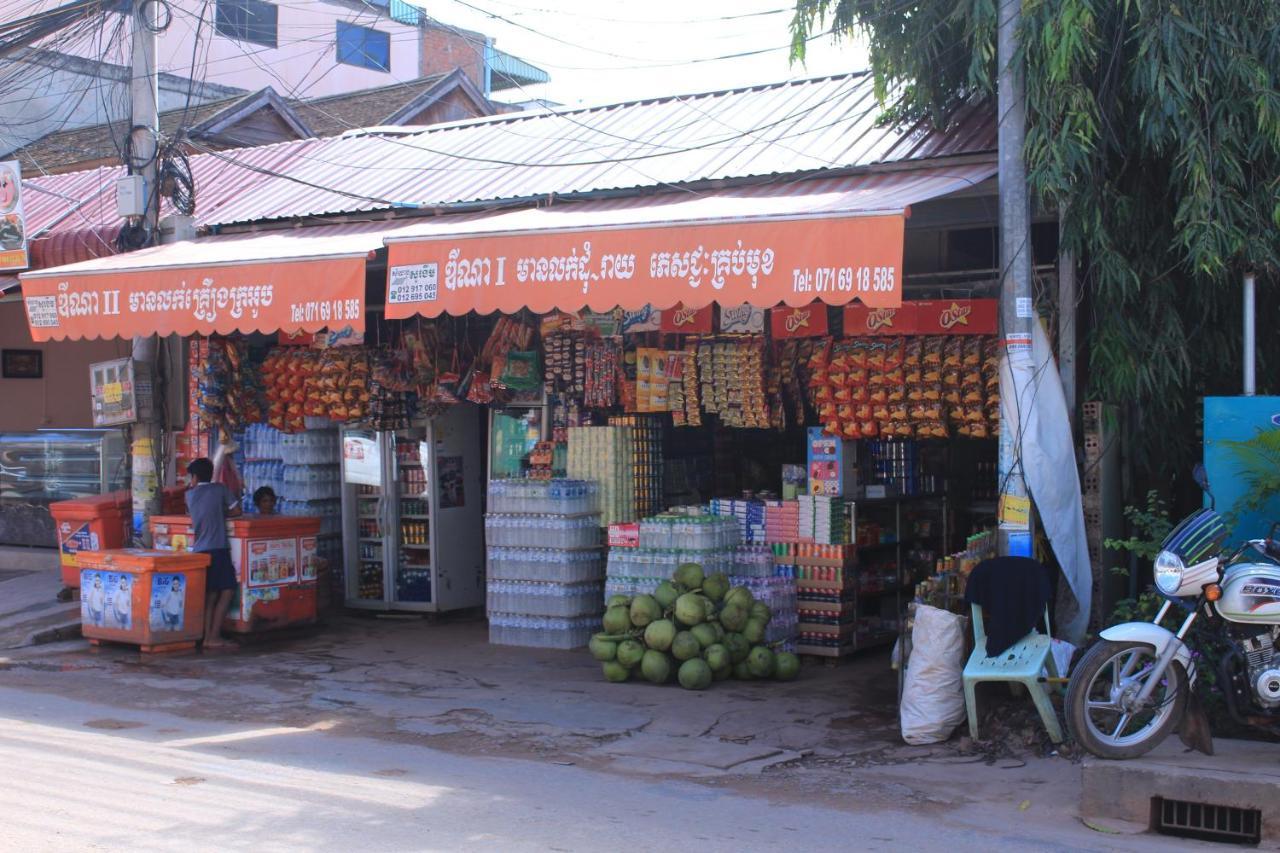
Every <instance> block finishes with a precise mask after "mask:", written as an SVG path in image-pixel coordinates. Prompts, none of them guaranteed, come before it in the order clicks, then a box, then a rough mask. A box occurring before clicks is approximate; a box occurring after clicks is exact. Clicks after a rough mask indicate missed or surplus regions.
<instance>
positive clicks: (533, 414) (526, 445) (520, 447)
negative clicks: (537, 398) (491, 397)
mask: <svg viewBox="0 0 1280 853" xmlns="http://www.w3.org/2000/svg"><path fill="white" fill-rule="evenodd" d="M547 420H548V419H547V407H546V405H545V404H543V403H537V404H531V405H521V406H516V405H510V406H503V407H494V408H490V409H489V472H488V479H490V480H508V479H511V478H513V477H522V476H524V472H525V469H526V467H527V464H526V463H527V461H528V456H529V454H530V453H531V452H532V451H533V449H534V447H535V446H536V445H537V444H538V442H540V441H544V440H546V438H547V433H548V425H547Z"/></svg>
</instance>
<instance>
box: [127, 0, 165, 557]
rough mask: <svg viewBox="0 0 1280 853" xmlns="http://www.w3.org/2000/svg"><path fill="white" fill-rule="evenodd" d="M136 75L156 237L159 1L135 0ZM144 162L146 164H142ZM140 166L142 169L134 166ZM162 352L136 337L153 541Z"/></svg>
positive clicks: (138, 502)
mask: <svg viewBox="0 0 1280 853" xmlns="http://www.w3.org/2000/svg"><path fill="white" fill-rule="evenodd" d="M132 9H133V11H132V15H131V24H132V33H133V60H132V65H133V73H132V77H131V80H130V95H131V102H132V111H131V119H130V122H129V124H130V129H129V143H130V145H129V148H128V149H127V150H129V151H130V153H131V158H130V159H131V160H132V161H133V162H131V163H129V164H127V165H128V166H129V168H130V170H131V171H135V172H138V171H140V173H141V175H142V180H143V198H145V199H146V201H145V205H144V212H143V216H142V218H143V223H142V224H143V227H144V228H145V229H146V232H147V234H148V235H150V237H149V240H148V242H151V241H154V240H155V235H156V234H157V233H158V231H159V223H160V194H159V191H158V187H157V186H156V182H157V174H158V172H159V167H158V163H157V162H156V160H157V154H158V150H157V149H158V147H159V141H160V87H159V79H158V76H157V74H156V34H157V32H158V30H159V20H158V14H159V12H160V11H161V4H160V3H157V2H154V0H133V2H132ZM144 163H145V165H142V164H144ZM135 166H141V169H135ZM157 350H158V346H157V338H156V336H155V335H148V336H147V337H139V338H134V339H133V359H134V362H135V367H136V368H137V371H136V375H137V377H138V378H139V379H140V380H141V381H140V382H139V383H138V384H139V385H143V383H146V384H147V385H149V386H150V387H140V388H137V389H135V399H137V400H139V401H140V402H142V401H143V400H145V399H148V398H149V399H150V405H146V406H142V405H140V406H139V413H138V422H137V423H136V424H134V426H133V446H132V448H131V460H130V461H131V463H132V464H131V469H130V470H131V476H130V483H129V486H130V491H131V494H132V496H133V533H134V539H135V540H139V541H141V542H142V544H144V545H146V546H150V544H151V525H150V523H149V520H150V518H151V516H152V515H156V514H158V513H159V511H160V496H161V491H160V486H161V482H162V477H163V476H164V470H163V468H162V466H161V464H160V460H161V458H162V455H163V454H162V452H161V451H162V448H163V445H164V427H163V413H162V411H161V406H160V405H159V403H160V399H161V397H160V395H159V394H157V393H156V391H157V390H158V388H159V384H160V383H159V379H158V377H157V371H156V353H157Z"/></svg>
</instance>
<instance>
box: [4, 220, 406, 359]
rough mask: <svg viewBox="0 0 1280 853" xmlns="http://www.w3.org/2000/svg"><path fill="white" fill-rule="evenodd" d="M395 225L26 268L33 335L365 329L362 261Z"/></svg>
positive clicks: (208, 242) (190, 244) (298, 231)
mask: <svg viewBox="0 0 1280 853" xmlns="http://www.w3.org/2000/svg"><path fill="white" fill-rule="evenodd" d="M394 231H395V229H394V228H393V227H391V226H389V225H388V224H386V223H353V224H345V225H326V226H318V227H313V228H295V229H289V230H280V231H264V232H259V233H250V234H228V235H223V236H216V237H202V238H200V239H197V240H187V241H183V242H180V243H169V244H165V245H162V246H152V247H150V248H147V249H141V250H139V251H137V252H129V253H127V254H121V255H111V256H108V257H104V258H95V259H93V260H89V261H83V262H81V263H77V264H70V265H68V266H63V267H54V268H51V269H45V270H37V271H34V272H28V273H23V274H22V275H21V276H20V278H21V280H22V296H23V301H24V302H25V303H26V308H27V323H28V325H29V326H30V328H31V337H32V339H33V340H36V341H47V340H65V339H78V338H112V337H121V338H128V337H133V336H135V335H151V334H160V335H168V334H179V335H209V334H228V333H230V332H245V333H247V332H276V331H283V332H315V331H319V330H320V329H324V328H339V329H340V328H344V327H348V326H349V327H351V328H352V329H354V330H355V331H357V332H360V331H363V330H364V322H365V320H364V315H365V305H364V286H365V261H366V260H367V259H368V257H369V253H370V252H373V251H375V250H377V249H380V248H381V247H382V241H383V238H384V237H385V236H387V234H389V233H394Z"/></svg>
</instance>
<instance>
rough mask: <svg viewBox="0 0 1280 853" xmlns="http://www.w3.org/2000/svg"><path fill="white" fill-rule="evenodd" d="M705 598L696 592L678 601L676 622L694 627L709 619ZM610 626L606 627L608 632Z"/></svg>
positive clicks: (681, 597) (685, 595)
mask: <svg viewBox="0 0 1280 853" xmlns="http://www.w3.org/2000/svg"><path fill="white" fill-rule="evenodd" d="M704 601H706V599H705V598H703V597H702V596H700V595H698V594H697V593H696V592H686V593H685V594H684V595H682V596H680V597H679V598H677V599H676V620H677V621H678V622H680V624H682V625H688V626H689V627H691V628H692V627H693V626H694V625H698V624H701V623H702V622H704V621H705V620H706V618H707V609H706V607H705V606H704V605H703V603H702V602H704ZM607 628H608V626H606V630H607Z"/></svg>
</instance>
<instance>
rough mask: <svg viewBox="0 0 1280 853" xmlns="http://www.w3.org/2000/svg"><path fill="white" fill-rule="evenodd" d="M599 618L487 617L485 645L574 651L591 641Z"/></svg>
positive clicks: (594, 616) (490, 615)
mask: <svg viewBox="0 0 1280 853" xmlns="http://www.w3.org/2000/svg"><path fill="white" fill-rule="evenodd" d="M599 625H600V616H599V615H598V614H593V615H591V616H574V617H571V618H565V617H563V616H526V615H523V614H517V613H490V614H489V642H490V643H493V644H494V645H496V646H529V647H532V648H537V649H576V648H579V647H581V646H585V645H586V644H587V643H588V642H590V641H591V635H592V634H594V633H595V632H596V630H597V628H599Z"/></svg>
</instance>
